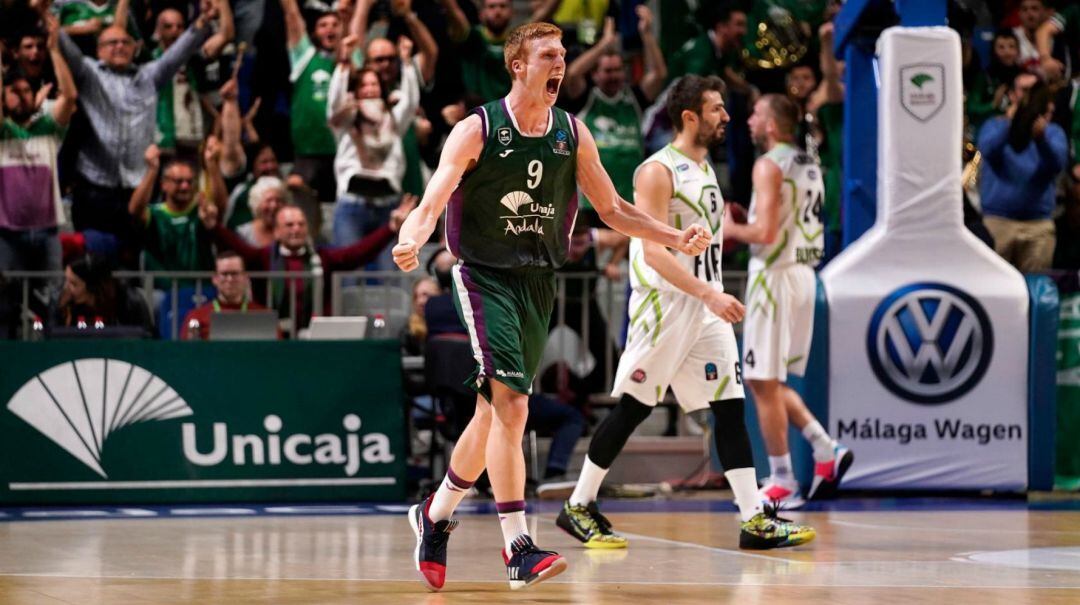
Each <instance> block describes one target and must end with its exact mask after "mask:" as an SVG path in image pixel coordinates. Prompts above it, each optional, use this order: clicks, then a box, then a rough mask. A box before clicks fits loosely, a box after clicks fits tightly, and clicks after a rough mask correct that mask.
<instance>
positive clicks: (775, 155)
mask: <svg viewBox="0 0 1080 605" xmlns="http://www.w3.org/2000/svg"><path fill="white" fill-rule="evenodd" d="M763 157H765V158H768V159H769V160H772V161H773V162H775V163H776V165H777V166H779V167H780V172H781V173H783V175H784V180H783V183H782V184H781V185H780V207H779V209H778V215H777V222H778V223H779V225H780V230H779V232H778V234H777V238H776V241H774V242H773V243H771V244H751V246H750V254H751V257H750V271H761V270H762V269H778V268H781V267H787V266H791V265H796V264H803V265H808V266H810V267H816V266H817V264H818V263H819V262H820V261H821V256H822V254H823V253H824V251H825V234H824V228H823V227H822V224H821V205H822V203H824V201H825V184H824V182H823V181H822V179H821V166H819V165H818V163H817V162H815V161H814V159H813V158H811V157H810V156H809V155H807V154H806V152H804V151H802V150H800V149H798V148H796V147H793V146H791V145H788V144H786V143H780V144H778V145H776V146H775V147H773V148H772V150H770V151H769V152H768V153H766V154H765V155H764V156H763ZM756 216H757V192H754V195H753V197H751V199H750V213H749V221H750V222H754V220H755V219H756Z"/></svg>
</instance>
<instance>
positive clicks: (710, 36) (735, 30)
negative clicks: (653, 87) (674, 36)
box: [668, 6, 750, 123]
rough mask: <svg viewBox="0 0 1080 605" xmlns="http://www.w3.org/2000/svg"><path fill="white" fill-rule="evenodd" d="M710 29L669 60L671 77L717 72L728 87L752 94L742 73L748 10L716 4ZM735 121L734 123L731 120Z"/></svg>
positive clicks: (688, 41)
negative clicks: (742, 51) (741, 59)
mask: <svg viewBox="0 0 1080 605" xmlns="http://www.w3.org/2000/svg"><path fill="white" fill-rule="evenodd" d="M709 15H710V17H709V19H708V24H707V29H705V30H704V31H702V32H701V34H699V35H698V36H697V37H695V38H691V39H690V40H687V41H686V43H685V44H683V45H682V46H681V47H680V48H679V50H677V51H675V54H674V55H672V56H671V59H670V60H669V61H668V80H669V81H672V80H676V79H678V78H681V77H682V76H685V75H686V74H698V75H701V76H707V75H717V76H720V77H721V78H723V79H724V81H725V83H726V84H727V85H728V88H731V89H732V90H734V91H736V92H741V93H743V94H749V92H750V86H749V85H748V84H747V83H746V79H745V78H743V76H742V68H741V61H740V58H739V56H740V51H741V50H742V43H743V38H744V37H745V36H746V12H745V11H743V10H742V9H741V8H734V7H728V6H717V7H714V8H712V9H711V13H709ZM732 123H734V122H732Z"/></svg>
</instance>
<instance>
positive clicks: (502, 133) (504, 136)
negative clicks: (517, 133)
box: [495, 126, 513, 145]
mask: <svg viewBox="0 0 1080 605" xmlns="http://www.w3.org/2000/svg"><path fill="white" fill-rule="evenodd" d="M495 134H496V136H498V137H499V142H500V143H502V144H503V145H509V144H510V137H511V136H513V135H511V134H510V129H509V128H507V127H506V126H503V127H502V128H500V129H498V130H496V131H495Z"/></svg>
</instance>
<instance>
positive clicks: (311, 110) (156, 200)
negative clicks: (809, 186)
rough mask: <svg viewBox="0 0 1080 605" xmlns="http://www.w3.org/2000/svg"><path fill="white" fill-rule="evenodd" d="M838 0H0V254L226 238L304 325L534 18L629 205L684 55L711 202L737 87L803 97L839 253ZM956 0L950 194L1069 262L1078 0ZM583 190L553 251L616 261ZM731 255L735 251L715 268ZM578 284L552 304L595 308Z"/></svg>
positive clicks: (126, 251) (189, 257) (5, 313)
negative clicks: (956, 145)
mask: <svg viewBox="0 0 1080 605" xmlns="http://www.w3.org/2000/svg"><path fill="white" fill-rule="evenodd" d="M840 5H841V3H840V2H837V1H835V0H754V1H750V0H715V1H710V2H701V1H693V0H650V1H644V0H589V1H586V0H531V1H528V0H336V1H333V2H330V1H327V0H107V1H105V2H99V1H98V0H3V2H2V4H0V13H2V14H0V17H2V18H0V39H2V41H3V49H2V53H0V55H2V60H3V92H4V97H3V107H2V109H3V125H2V129H0V271H10V270H49V271H54V272H55V273H56V274H57V275H59V273H60V272H61V270H62V269H63V268H64V267H65V266H67V265H68V264H70V263H71V262H73V261H74V260H75V259H85V258H86V256H87V255H91V256H93V257H100V259H101V261H102V262H105V263H107V264H108V265H109V266H111V267H114V268H121V269H136V270H137V269H147V270H158V271H195V272H206V273H207V274H210V273H212V272H215V271H217V267H216V262H217V261H215V257H216V256H218V255H219V254H220V253H223V252H226V251H229V250H232V251H235V253H236V254H237V258H239V259H241V261H242V262H243V263H244V264H245V266H246V269H247V270H251V271H258V270H268V271H277V270H281V271H298V272H301V273H303V274H305V275H306V277H304V278H300V277H297V278H296V279H295V280H291V279H290V280H287V279H280V280H278V282H279V283H277V284H273V283H265V281H266V280H263V283H261V284H260V283H259V280H257V279H256V280H253V281H252V283H251V286H250V287H249V288H248V290H249V292H247V293H246V294H245V296H250V297H251V300H252V302H255V303H259V304H265V305H267V306H269V307H271V308H274V309H278V310H279V311H280V312H281V313H282V316H283V317H284V316H285V315H284V313H285V310H284V309H283V307H289V306H290V305H293V304H295V306H297V307H299V308H300V309H301V312H300V314H299V316H298V317H297V321H298V322H299V324H298V325H297V326H284V327H285V328H286V333H289V334H291V333H292V331H293V330H295V329H298V328H302V327H303V326H305V325H306V324H307V322H308V321H309V319H310V317H311V315H312V314H319V313H322V312H324V311H325V310H324V309H316V308H314V305H315V303H314V301H313V300H312V298H311V291H312V290H313V283H314V282H315V280H319V279H322V280H327V279H328V278H329V275H330V274H331V273H332V272H334V271H340V270H350V269H359V268H365V267H366V268H373V269H391V268H392V265H391V264H390V263H388V262H387V260H386V259H387V253H386V248H387V244H388V243H390V242H391V240H392V239H393V234H394V231H395V230H396V228H397V226H398V225H399V224H400V222H401V219H402V217H403V216H404V215H405V214H407V212H408V211H409V209H410V208H412V207H413V206H414V205H415V204H416V202H417V199H418V198H417V196H418V195H420V194H422V192H423V186H424V182H425V177H426V176H427V175H428V174H430V171H431V169H432V168H433V166H434V164H435V163H436V162H437V159H438V154H439V151H440V148H441V143H442V141H443V140H444V139H445V137H446V135H447V133H448V132H449V130H450V128H452V127H453V125H454V124H456V123H457V122H458V121H460V120H462V119H463V118H464V117H465V116H466V115H467V114H468V112H469V111H470V110H471V109H472V108H473V107H475V106H476V105H478V104H480V103H483V102H486V101H489V100H493V99H495V98H498V97H499V96H501V95H503V94H505V93H506V92H507V91H508V90H509V86H510V80H509V76H508V74H507V72H506V69H505V67H504V65H503V56H502V43H503V40H504V37H505V36H506V34H507V32H508V31H509V29H510V28H511V27H512V26H513V25H515V24H517V23H519V22H523V21H528V20H546V21H551V22H554V23H556V24H558V25H559V26H560V27H562V28H563V29H564V32H565V35H564V44H565V46H566V47H567V49H568V55H567V70H566V78H565V81H564V83H563V86H562V89H561V92H560V100H559V104H560V106H562V107H564V108H566V109H567V110H569V111H571V112H573V113H575V114H577V115H578V116H579V117H580V118H581V119H582V120H583V121H584V122H585V123H586V124H588V126H589V127H590V129H591V130H592V132H593V133H594V136H595V138H596V141H597V145H598V147H599V149H600V152H601V157H602V161H603V162H604V164H605V166H606V167H607V169H608V171H609V172H610V173H611V175H612V178H613V181H614V183H615V186H616V188H617V190H618V191H619V193H620V194H621V195H622V196H623V197H625V198H627V199H629V200H632V198H633V193H632V175H633V171H634V169H635V167H636V166H637V165H638V164H639V163H640V162H641V161H642V159H644V157H646V156H647V155H648V154H650V153H652V152H653V151H655V150H656V149H658V148H659V147H660V146H662V145H664V144H666V142H667V140H668V137H669V135H670V132H671V125H670V124H669V123H668V120H667V118H666V116H665V112H664V111H663V107H664V103H665V100H666V90H667V89H668V88H669V87H670V85H671V83H672V82H673V81H674V80H676V79H678V78H679V77H681V76H683V75H684V74H687V73H699V74H717V75H719V76H720V77H722V78H723V79H724V81H725V82H726V84H727V88H728V95H727V98H726V103H727V109H728V112H729V113H730V115H731V117H732V121H731V124H730V127H729V129H728V136H727V141H726V144H725V145H724V146H723V147H722V148H721V149H719V150H717V152H716V153H715V154H714V157H713V160H714V163H715V165H716V166H717V168H718V174H719V175H720V176H721V180H722V187H723V189H724V195H725V198H726V199H727V200H729V201H733V202H735V203H737V204H742V205H746V204H748V202H749V199H750V196H751V191H750V169H751V166H752V165H753V161H754V149H753V144H752V141H751V140H750V136H749V132H748V130H747V128H746V118H747V117H748V113H749V111H748V110H749V108H750V107H751V106H752V103H753V101H754V100H755V99H756V98H757V97H758V96H760V95H761V94H765V93H770V92H780V93H783V94H786V95H788V96H789V97H790V98H792V99H793V100H794V101H796V103H797V104H798V106H799V107H800V108H801V109H802V112H803V119H802V122H801V124H800V132H799V137H798V142H799V144H800V145H801V146H803V147H804V148H805V149H806V150H807V151H808V152H809V153H810V154H811V155H813V156H815V157H816V158H818V159H819V160H820V162H821V164H822V166H823V167H824V173H825V181H826V200H825V204H824V214H825V220H826V225H827V227H826V232H827V236H828V244H827V248H828V250H827V253H833V252H835V251H836V242H838V241H839V234H840V211H841V204H840V198H841V189H842V185H841V183H842V172H841V151H842V149H841V145H842V124H843V111H844V103H845V94H844V87H843V83H842V75H843V69H844V66H843V62H842V61H840V60H838V58H837V57H835V56H834V55H833V52H832V47H833V25H832V19H833V17H834V16H835V14H836V13H837V12H838V10H839V8H840ZM948 15H949V24H950V26H952V27H954V28H956V29H957V30H958V31H959V32H960V33H961V35H962V39H963V41H964V64H965V66H964V85H965V94H966V99H965V104H964V107H965V114H966V119H967V132H968V145H967V148H966V150H965V153H966V155H967V158H966V159H967V160H968V161H969V164H970V168H971V170H970V171H969V173H968V174H969V176H970V177H971V178H969V179H967V180H966V185H967V188H966V191H967V194H968V196H967V197H968V200H967V201H968V203H969V206H971V207H972V208H973V209H975V213H974V216H975V217H976V219H975V220H976V222H978V221H980V220H981V222H983V223H984V224H985V230H984V232H985V233H986V234H987V235H986V237H985V239H986V240H987V241H988V243H992V245H993V246H994V247H995V248H996V249H997V250H998V252H999V253H1000V254H1001V255H1002V256H1003V257H1004V258H1006V259H1007V260H1009V261H1010V262H1011V263H1013V264H1015V265H1016V266H1017V267H1019V268H1021V269H1022V270H1024V271H1043V270H1047V269H1051V268H1060V269H1077V268H1078V266H1080V251H1078V250H1077V248H1078V246H1077V245H1076V244H1075V242H1076V241H1077V238H1076V237H1075V236H1076V234H1077V230H1078V229H1080V219H1077V218H1076V217H1078V216H1080V209H1078V206H1080V185H1078V183H1080V111H1077V110H1078V109H1080V100H1078V99H1080V95H1078V92H1080V69H1075V68H1074V66H1075V65H1077V64H1078V63H1077V49H1078V48H1080V6H1078V5H1077V4H1076V3H1074V2H1064V1H1061V2H1054V0H1005V1H1003V2H985V1H982V0H950V2H949V10H948ZM582 208H583V211H582V218H581V220H579V221H578V230H579V232H578V233H576V234H575V236H574V251H573V252H574V253H573V254H572V255H571V256H572V261H573V262H572V263H571V267H569V269H570V270H574V271H592V272H595V273H596V274H597V275H602V276H604V277H605V278H608V279H612V280H618V279H620V278H622V277H623V276H624V271H625V269H623V266H624V264H623V259H624V258H625V254H626V245H627V242H626V240H625V238H621V237H620V236H618V235H616V234H614V233H612V232H610V231H608V230H606V229H605V228H604V225H603V224H602V223H600V222H599V221H598V220H597V217H596V216H595V213H593V212H592V211H591V209H590V208H589V205H588V203H587V200H583V204H582ZM324 209H325V212H324ZM980 212H981V216H980ZM324 219H325V221H326V222H327V224H326V225H325V228H324V225H323V222H324ZM230 262H232V261H230ZM739 262H740V257H739V253H738V251H736V252H735V254H734V255H732V257H731V258H730V259H728V261H726V263H727V264H726V265H725V266H727V267H732V268H738V266H739ZM290 281H292V282H293V283H292V284H290V283H289V282H290ZM14 283H15V282H12V281H8V282H0V289H2V290H3V292H2V293H0V332H2V333H3V335H4V336H11V335H13V334H14V333H15V327H16V326H17V325H19V323H20V321H21V319H22V317H21V316H20V312H21V309H20V304H19V301H18V300H17V298H18V297H15V296H14V294H13V292H12V289H13V284H14ZM61 283H62V280H60V279H59V278H57V279H55V280H39V281H38V282H35V283H34V291H35V296H33V297H32V304H31V307H32V311H33V312H34V313H36V314H38V315H39V316H41V317H43V318H45V319H46V321H51V319H50V316H49V314H48V310H49V309H50V308H54V307H56V303H57V301H58V300H59V299H60V296H61V295H62V292H63V291H64V290H63V288H61ZM283 286H284V287H283ZM290 286H294V287H290ZM177 287H179V288H180V297H179V298H180V299H185V298H191V296H192V290H193V289H192V282H191V280H180V281H175V282H174V281H158V282H157V283H156V284H155V288H157V292H156V294H155V295H152V296H148V297H146V298H147V300H148V303H149V306H150V308H151V314H152V316H153V317H154V321H155V322H157V323H159V324H160V323H161V322H162V321H163V318H165V317H167V316H169V314H170V313H171V314H174V315H175V314H178V313H179V314H180V316H181V317H182V316H183V315H184V314H186V313H187V312H188V311H190V309H191V308H192V307H194V306H196V303H202V302H207V301H213V300H214V298H215V297H217V296H218V294H217V292H216V291H217V289H218V286H216V285H215V283H207V284H205V287H203V285H202V284H200V287H199V288H197V290H198V293H199V294H201V295H203V296H205V297H207V298H206V299H205V300H196V301H194V302H193V303H191V304H189V305H188V306H186V307H184V305H181V308H177V309H174V308H172V307H171V305H172V304H173V300H174V299H175V298H176V297H175V296H168V294H170V289H173V290H175V289H176V288H177ZM594 287H595V280H594V281H593V282H592V283H591V284H586V285H585V286H583V288H584V290H583V291H581V292H576V293H569V294H568V300H570V301H571V302H573V299H576V300H577V303H578V304H579V305H584V306H586V307H589V308H588V309H586V312H587V313H588V314H589V315H590V317H593V316H595V317H596V318H599V317H600V314H599V312H598V310H597V309H595V308H594V307H595V301H594V298H595V297H591V296H589V293H590V291H591V288H594ZM290 292H291V294H290ZM288 297H293V300H286V299H287V298H288ZM232 298H235V296H232ZM229 304H232V302H230V303H229ZM324 304H329V303H328V301H326V300H324ZM418 325H419V324H418V323H416V321H410V326H411V327H413V328H416V327H417V326H418ZM157 331H158V332H160V333H162V334H165V332H163V331H162V330H161V329H160V328H159V329H158V330H157ZM597 332H599V331H597ZM173 336H177V335H173ZM598 346H600V347H602V346H603V344H602V343H600V344H599V345H598ZM594 353H599V352H597V351H594Z"/></svg>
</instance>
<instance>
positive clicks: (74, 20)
mask: <svg viewBox="0 0 1080 605" xmlns="http://www.w3.org/2000/svg"><path fill="white" fill-rule="evenodd" d="M130 6H131V0H119V1H117V2H115V3H113V2H112V0H104V2H98V1H97V0H57V2H55V3H54V4H53V6H52V10H53V12H54V13H55V14H56V16H57V17H58V18H59V19H60V26H61V28H63V30H64V32H66V33H67V34H68V35H69V36H71V39H72V40H73V41H75V44H77V45H78V46H79V48H80V49H82V51H83V52H84V53H86V54H92V53H93V52H94V47H95V43H96V41H97V39H98V36H100V35H101V33H102V32H104V31H105V30H106V29H108V28H110V27H112V26H113V25H116V26H118V27H121V28H123V29H126V30H127V31H128V33H130V34H131V35H132V36H138V35H139V29H138V27H136V26H135V24H134V20H132V19H131V18H130Z"/></svg>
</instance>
